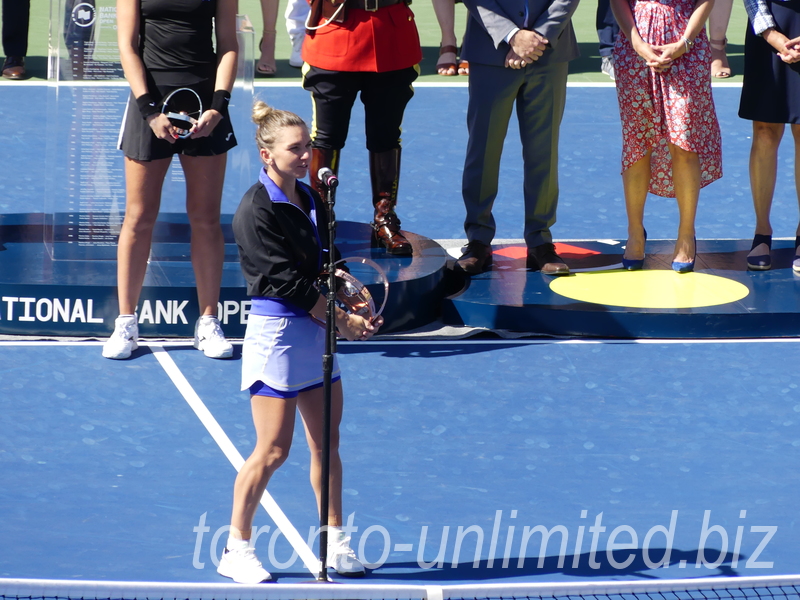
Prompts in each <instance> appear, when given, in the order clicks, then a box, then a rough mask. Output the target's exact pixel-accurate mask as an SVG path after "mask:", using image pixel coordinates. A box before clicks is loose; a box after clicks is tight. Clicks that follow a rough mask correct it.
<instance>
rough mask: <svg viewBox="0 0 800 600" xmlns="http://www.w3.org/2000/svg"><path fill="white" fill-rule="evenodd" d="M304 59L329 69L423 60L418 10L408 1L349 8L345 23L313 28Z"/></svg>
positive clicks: (388, 67) (375, 69) (390, 66)
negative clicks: (390, 4) (418, 29)
mask: <svg viewBox="0 0 800 600" xmlns="http://www.w3.org/2000/svg"><path fill="white" fill-rule="evenodd" d="M303 60H304V61H305V62H307V63H308V64H309V65H312V66H314V67H317V68H320V69H325V70H327V71H351V72H352V71H358V72H372V73H385V72H387V71H398V70H400V69H407V68H409V67H413V66H414V65H416V64H417V63H419V62H420V61H421V60H422V49H421V48H420V43H419V33H418V32H417V25H416V23H415V22H414V13H413V12H411V9H410V8H409V7H408V5H406V4H405V2H400V3H399V4H394V5H392V6H387V7H384V8H380V9H378V10H376V11H368V10H363V9H360V8H350V7H348V8H347V16H346V18H345V21H344V22H343V23H331V24H329V25H326V26H325V27H322V28H321V29H317V30H315V31H311V32H310V33H308V34H307V35H306V38H305V41H304V42H303Z"/></svg>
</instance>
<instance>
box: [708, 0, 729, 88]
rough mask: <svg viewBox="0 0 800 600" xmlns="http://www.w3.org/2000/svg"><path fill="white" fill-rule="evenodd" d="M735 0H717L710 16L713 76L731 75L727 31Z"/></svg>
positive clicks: (709, 28)
mask: <svg viewBox="0 0 800 600" xmlns="http://www.w3.org/2000/svg"><path fill="white" fill-rule="evenodd" d="M732 8H733V0H715V1H714V8H712V9H711V14H710V15H709V17H708V37H709V43H710V44H711V76H712V77H716V78H718V79H727V78H728V77H730V76H731V68H730V65H729V64H728V54H727V45H728V44H727V42H728V40H727V38H726V35H727V32H728V23H729V21H730V19H731V9H732Z"/></svg>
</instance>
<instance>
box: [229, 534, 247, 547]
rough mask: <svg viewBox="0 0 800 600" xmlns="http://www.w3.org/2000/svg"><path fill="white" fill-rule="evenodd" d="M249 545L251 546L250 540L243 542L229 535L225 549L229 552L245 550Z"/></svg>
mask: <svg viewBox="0 0 800 600" xmlns="http://www.w3.org/2000/svg"><path fill="white" fill-rule="evenodd" d="M249 545H250V540H242V539H239V538H235V537H233V536H232V535H229V536H228V541H227V543H226V544H225V547H226V548H227V549H228V550H245V549H246V548H247V547H248V546H249Z"/></svg>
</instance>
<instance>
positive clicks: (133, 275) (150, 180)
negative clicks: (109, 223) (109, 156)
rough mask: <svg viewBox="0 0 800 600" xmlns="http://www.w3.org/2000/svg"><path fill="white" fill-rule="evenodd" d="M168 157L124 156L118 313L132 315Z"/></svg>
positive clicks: (146, 257) (148, 254) (118, 255)
mask: <svg viewBox="0 0 800 600" xmlns="http://www.w3.org/2000/svg"><path fill="white" fill-rule="evenodd" d="M170 160H171V159H169V158H164V159H159V160H153V161H139V160H133V159H132V158H128V157H125V194H126V198H125V220H124V221H123V222H122V229H121V230H120V234H119V244H118V246H117V294H118V297H119V313H120V314H121V315H132V314H133V313H134V312H135V311H136V306H137V304H138V303H139V295H140V294H141V292H142V285H143V284H144V276H145V273H146V272H147V259H148V258H149V256H150V243H151V242H152V239H153V227H155V224H156V219H157V218H158V209H159V207H160V205H161V188H162V187H163V184H164V177H165V176H166V174H167V170H168V169H169V165H170Z"/></svg>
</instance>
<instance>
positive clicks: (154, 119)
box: [147, 113, 178, 144]
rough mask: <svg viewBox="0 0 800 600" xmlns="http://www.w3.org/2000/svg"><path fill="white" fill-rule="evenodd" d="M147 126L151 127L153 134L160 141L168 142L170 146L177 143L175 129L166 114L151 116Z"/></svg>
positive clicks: (148, 118)
mask: <svg viewBox="0 0 800 600" xmlns="http://www.w3.org/2000/svg"><path fill="white" fill-rule="evenodd" d="M147 124H148V125H150V129H152V130H153V134H155V136H156V137H157V138H158V139H160V140H166V141H168V142H169V143H170V144H174V143H175V140H176V139H177V137H178V136H177V134H176V133H175V127H174V126H173V125H172V123H170V122H169V119H168V118H167V115H165V114H164V113H156V114H154V115H151V116H149V117H147Z"/></svg>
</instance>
